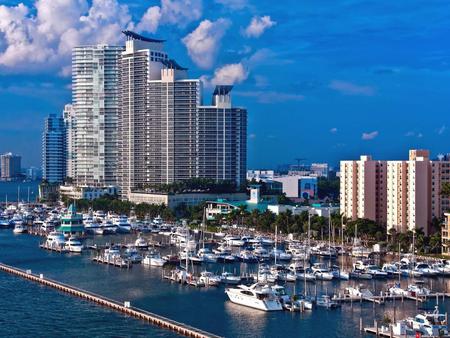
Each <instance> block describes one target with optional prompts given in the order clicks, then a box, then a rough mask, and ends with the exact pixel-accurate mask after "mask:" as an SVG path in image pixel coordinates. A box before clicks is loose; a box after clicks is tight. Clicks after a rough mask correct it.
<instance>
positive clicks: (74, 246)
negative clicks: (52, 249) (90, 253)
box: [64, 236, 83, 253]
mask: <svg viewBox="0 0 450 338" xmlns="http://www.w3.org/2000/svg"><path fill="white" fill-rule="evenodd" d="M64 249H66V250H67V251H69V252H74V253H81V252H82V251H83V244H81V242H80V240H79V239H78V238H76V237H74V236H71V237H69V239H68V240H67V241H66V242H65V243H64Z"/></svg>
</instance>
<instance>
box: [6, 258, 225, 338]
mask: <svg viewBox="0 0 450 338" xmlns="http://www.w3.org/2000/svg"><path fill="white" fill-rule="evenodd" d="M0 270H1V271H4V272H7V273H10V274H12V275H15V276H18V277H22V278H24V279H27V280H30V281H33V282H37V283H39V284H43V285H46V286H49V287H51V288H54V289H57V290H60V291H62V292H65V293H68V294H70V295H73V296H76V297H79V298H81V299H85V300H88V301H91V302H94V303H96V304H99V305H102V306H105V307H107V308H110V309H112V310H116V311H118V312H121V313H124V314H126V315H128V316H131V317H134V318H137V319H140V320H143V321H145V322H148V323H150V324H153V325H156V326H159V327H161V328H164V329H167V330H170V331H173V332H175V333H177V334H179V335H182V336H186V337H193V338H207V337H212V338H215V337H219V336H217V335H214V334H212V333H209V332H206V331H203V330H200V329H197V328H195V327H192V326H190V325H187V324H183V323H180V322H177V321H174V320H171V319H169V318H166V317H163V316H160V315H157V314H154V313H151V312H149V311H145V310H142V309H139V308H135V307H132V306H131V304H130V303H129V302H125V303H124V304H122V303H119V302H117V301H115V300H111V299H108V298H106V297H103V296H100V295H97V294H94V293H92V292H89V291H85V290H82V289H79V288H76V287H74V286H71V285H68V284H64V283H61V282H57V281H55V280H52V279H49V278H44V276H43V275H42V274H41V275H39V276H38V275H35V274H32V273H31V270H27V271H25V270H22V269H18V268H15V267H12V266H9V265H6V264H3V263H0Z"/></svg>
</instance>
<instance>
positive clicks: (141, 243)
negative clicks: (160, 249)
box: [134, 236, 148, 250]
mask: <svg viewBox="0 0 450 338" xmlns="http://www.w3.org/2000/svg"><path fill="white" fill-rule="evenodd" d="M134 246H135V247H136V248H138V249H141V250H145V249H148V243H147V241H146V240H145V239H144V238H143V237H141V236H139V237H138V238H136V240H135V241H134Z"/></svg>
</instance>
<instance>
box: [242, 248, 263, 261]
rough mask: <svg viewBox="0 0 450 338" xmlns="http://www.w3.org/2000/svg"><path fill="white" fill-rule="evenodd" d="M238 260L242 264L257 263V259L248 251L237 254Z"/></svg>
mask: <svg viewBox="0 0 450 338" xmlns="http://www.w3.org/2000/svg"><path fill="white" fill-rule="evenodd" d="M239 260H240V261H241V262H244V263H257V262H258V258H257V257H256V256H255V255H254V254H253V252H251V251H249V250H241V251H240V252H239Z"/></svg>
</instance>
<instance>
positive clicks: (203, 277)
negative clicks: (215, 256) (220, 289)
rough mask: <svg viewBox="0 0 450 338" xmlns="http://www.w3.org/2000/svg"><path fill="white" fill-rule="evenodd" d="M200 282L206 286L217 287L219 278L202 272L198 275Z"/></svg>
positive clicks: (210, 273) (207, 272) (208, 272)
mask: <svg viewBox="0 0 450 338" xmlns="http://www.w3.org/2000/svg"><path fill="white" fill-rule="evenodd" d="M200 281H202V282H203V283H204V284H205V285H208V286H218V285H219V284H220V277H219V276H217V275H215V274H213V273H212V272H210V271H202V272H201V273H200Z"/></svg>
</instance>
